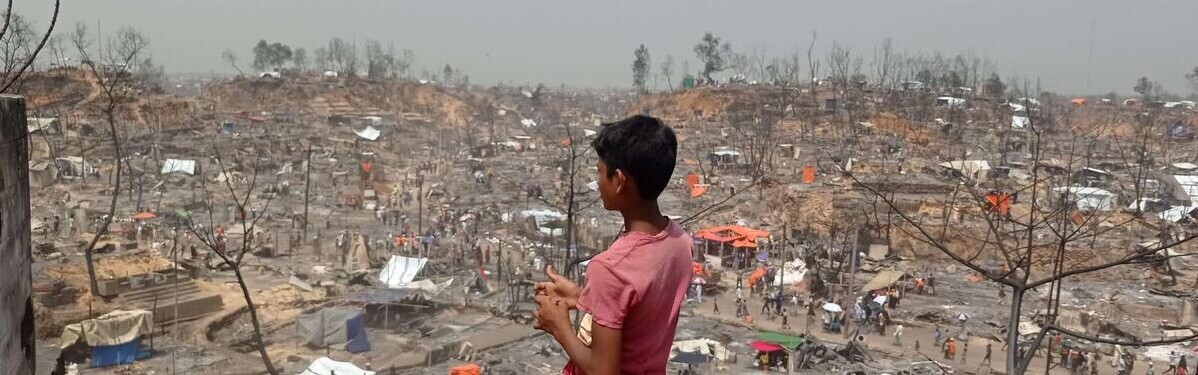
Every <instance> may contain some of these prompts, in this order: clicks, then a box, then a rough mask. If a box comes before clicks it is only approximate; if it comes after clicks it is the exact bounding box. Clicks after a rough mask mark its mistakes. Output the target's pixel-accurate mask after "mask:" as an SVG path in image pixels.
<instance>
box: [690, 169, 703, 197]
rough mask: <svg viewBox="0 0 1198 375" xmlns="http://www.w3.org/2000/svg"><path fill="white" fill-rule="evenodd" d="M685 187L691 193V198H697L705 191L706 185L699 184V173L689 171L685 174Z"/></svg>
mask: <svg viewBox="0 0 1198 375" xmlns="http://www.w3.org/2000/svg"><path fill="white" fill-rule="evenodd" d="M686 188H687V190H688V191H690V193H691V198H698V197H701V196H703V193H706V192H707V185H700V184H699V175H697V174H694V173H693V172H692V173H689V174H687V175H686Z"/></svg>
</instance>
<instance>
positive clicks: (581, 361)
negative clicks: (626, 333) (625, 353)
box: [553, 324, 621, 375]
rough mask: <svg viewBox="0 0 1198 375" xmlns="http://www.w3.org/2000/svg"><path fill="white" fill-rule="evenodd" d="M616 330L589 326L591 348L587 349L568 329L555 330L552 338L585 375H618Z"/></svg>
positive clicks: (600, 326)
mask: <svg viewBox="0 0 1198 375" xmlns="http://www.w3.org/2000/svg"><path fill="white" fill-rule="evenodd" d="M620 336H621V332H620V330H618V329H612V328H607V327H604V326H602V325H599V324H592V325H591V346H590V347H587V346H586V344H583V343H582V340H580V339H579V338H578V335H576V334H575V333H574V330H573V329H571V328H570V327H568V326H567V327H566V328H565V329H556V330H554V333H553V338H554V339H555V340H557V342H558V343H559V344H561V345H562V349H565V351H566V355H568V356H570V360H571V361H573V362H574V366H576V367H578V369H580V370H582V372H584V373H586V374H587V375H607V374H618V373H620V338H621V337H620Z"/></svg>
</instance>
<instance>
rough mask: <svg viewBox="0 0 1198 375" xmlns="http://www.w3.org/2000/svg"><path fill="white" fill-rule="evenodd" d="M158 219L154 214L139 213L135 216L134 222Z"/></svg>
mask: <svg viewBox="0 0 1198 375" xmlns="http://www.w3.org/2000/svg"><path fill="white" fill-rule="evenodd" d="M156 217H158V215H155V214H154V213H153V212H138V213H135V214H133V220H149V219H153V218H156Z"/></svg>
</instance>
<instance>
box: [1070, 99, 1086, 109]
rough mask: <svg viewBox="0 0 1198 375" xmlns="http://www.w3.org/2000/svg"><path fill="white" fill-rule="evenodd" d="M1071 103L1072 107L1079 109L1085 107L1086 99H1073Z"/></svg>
mask: <svg viewBox="0 0 1198 375" xmlns="http://www.w3.org/2000/svg"><path fill="white" fill-rule="evenodd" d="M1071 102H1072V103H1073V105H1075V106H1079V107H1080V106H1083V105H1086V99H1084V98H1077V99H1073V100H1072V101H1071Z"/></svg>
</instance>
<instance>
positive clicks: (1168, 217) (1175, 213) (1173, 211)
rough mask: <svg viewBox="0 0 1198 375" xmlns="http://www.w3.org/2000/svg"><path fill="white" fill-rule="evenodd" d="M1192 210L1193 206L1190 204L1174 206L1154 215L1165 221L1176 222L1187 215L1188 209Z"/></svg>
mask: <svg viewBox="0 0 1198 375" xmlns="http://www.w3.org/2000/svg"><path fill="white" fill-rule="evenodd" d="M1193 210H1194V207H1190V206H1176V207H1172V208H1170V209H1168V210H1164V211H1161V213H1159V214H1156V216H1157V217H1159V218H1160V219H1161V220H1164V221H1166V222H1169V223H1176V222H1179V221H1181V219H1184V218H1185V217H1186V216H1189V214H1190V211H1193Z"/></svg>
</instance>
